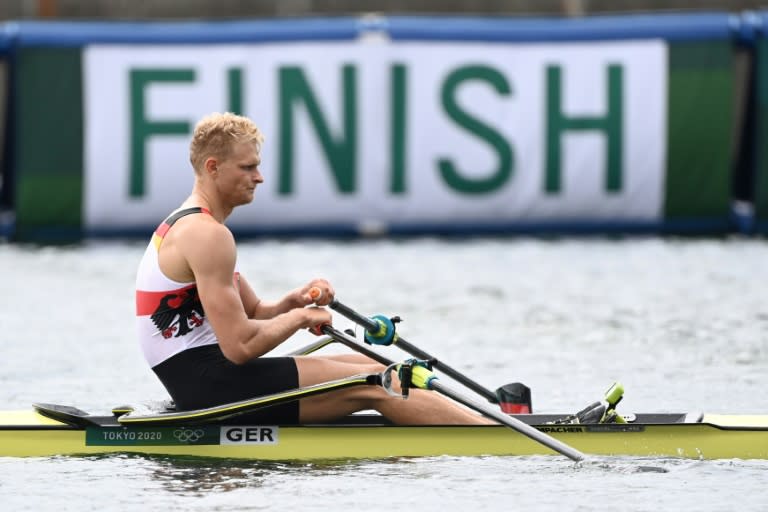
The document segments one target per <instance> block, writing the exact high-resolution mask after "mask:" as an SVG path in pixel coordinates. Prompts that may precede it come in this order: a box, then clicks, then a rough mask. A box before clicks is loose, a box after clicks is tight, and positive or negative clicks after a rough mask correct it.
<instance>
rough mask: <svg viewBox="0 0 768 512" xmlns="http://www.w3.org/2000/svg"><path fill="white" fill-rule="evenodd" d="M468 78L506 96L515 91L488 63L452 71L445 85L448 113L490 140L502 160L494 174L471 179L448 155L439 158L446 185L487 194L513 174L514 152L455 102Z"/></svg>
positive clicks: (473, 192)
mask: <svg viewBox="0 0 768 512" xmlns="http://www.w3.org/2000/svg"><path fill="white" fill-rule="evenodd" d="M469 81H481V82H484V83H487V84H488V85H490V86H491V87H493V89H494V90H495V91H496V92H497V93H499V94H500V95H503V96H509V95H511V94H512V88H511V87H510V85H509V82H507V79H506V78H505V77H504V75H502V74H501V73H500V72H499V71H497V70H496V69H493V68H490V67H488V66H468V67H464V68H459V69H457V70H456V71H453V72H452V73H451V74H449V75H448V77H447V78H446V80H445V82H444V84H443V88H442V103H443V107H444V108H445V111H446V113H447V114H448V116H449V117H450V118H451V119H452V120H453V121H454V122H456V124H458V125H459V126H461V127H462V128H464V129H465V130H466V131H468V132H469V133H471V134H472V135H474V136H476V137H478V138H480V139H483V140H484V141H485V142H487V143H488V144H489V145H490V146H491V147H492V148H493V149H494V151H495V152H496V154H497V155H498V159H499V163H498V166H497V167H496V169H494V170H493V171H492V173H491V175H490V176H489V177H487V178H484V179H469V178H466V177H464V176H462V173H461V171H459V170H457V169H456V166H455V165H454V164H453V162H451V161H450V160H449V159H447V158H442V159H440V160H439V161H438V167H439V169H440V174H441V175H442V177H443V180H445V182H446V184H447V185H448V186H450V187H451V188H453V189H454V190H456V191H457V192H460V193H463V194H469V195H477V194H488V193H491V192H494V191H496V190H498V189H499V188H501V187H502V186H503V185H504V184H505V183H506V182H507V181H508V180H509V179H510V177H511V176H512V171H513V167H514V154H513V151H512V147H511V146H510V145H509V143H508V142H507V141H506V139H505V138H504V137H503V136H502V135H501V134H500V133H499V132H498V131H496V130H495V129H493V128H492V127H491V126H489V125H488V124H485V123H484V122H482V121H480V120H479V119H477V118H476V117H474V116H472V115H470V114H469V113H467V112H466V111H465V110H463V109H462V108H461V107H460V106H459V104H458V103H457V101H456V95H457V92H458V90H459V88H460V87H461V86H462V85H463V84H465V83H466V82H469Z"/></svg>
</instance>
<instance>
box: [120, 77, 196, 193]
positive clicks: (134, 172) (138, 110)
mask: <svg viewBox="0 0 768 512" xmlns="http://www.w3.org/2000/svg"><path fill="white" fill-rule="evenodd" d="M129 77H130V87H131V89H130V94H131V164H130V165H131V169H130V183H129V187H128V188H129V194H130V196H131V197H136V198H138V197H142V196H143V195H144V193H145V188H146V185H145V183H144V181H145V179H144V178H145V174H146V172H145V166H146V162H145V157H146V154H145V153H146V144H147V140H149V138H150V137H152V136H154V135H186V134H188V133H189V131H190V126H189V123H188V122H186V121H152V120H149V119H147V112H146V95H145V92H146V90H147V88H149V86H150V85H152V84H153V83H157V82H161V83H168V82H194V80H195V72H194V70H191V69H178V70H170V69H132V70H131V71H130V74H129Z"/></svg>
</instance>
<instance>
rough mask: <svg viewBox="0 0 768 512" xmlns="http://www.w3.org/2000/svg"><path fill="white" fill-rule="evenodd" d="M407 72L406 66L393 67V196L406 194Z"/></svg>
mask: <svg viewBox="0 0 768 512" xmlns="http://www.w3.org/2000/svg"><path fill="white" fill-rule="evenodd" d="M407 78H408V76H407V70H406V68H405V66H404V65H402V64H397V65H395V66H393V67H392V90H391V94H392V119H391V125H390V144H392V148H391V150H392V181H391V182H390V186H389V189H390V192H392V194H403V193H405V149H406V148H405V138H406V130H407V123H406V121H407V120H406V114H405V113H406V108H407V106H408V105H407V97H406V88H405V85H406V83H407Z"/></svg>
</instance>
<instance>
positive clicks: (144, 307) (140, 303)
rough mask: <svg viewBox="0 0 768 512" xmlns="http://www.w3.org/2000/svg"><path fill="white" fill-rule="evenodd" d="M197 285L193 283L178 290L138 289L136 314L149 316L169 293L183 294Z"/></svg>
mask: <svg viewBox="0 0 768 512" xmlns="http://www.w3.org/2000/svg"><path fill="white" fill-rule="evenodd" d="M196 286H197V285H196V284H195V283H192V284H190V285H188V286H185V287H183V288H178V289H176V290H163V291H160V292H147V291H144V290H136V316H149V315H151V314H152V313H154V312H155V311H157V308H158V307H160V301H161V300H163V298H165V297H167V296H168V295H181V294H183V293H184V292H186V291H188V290H191V289H193V288H195V287H196Z"/></svg>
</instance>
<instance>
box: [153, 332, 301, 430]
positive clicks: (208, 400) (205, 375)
mask: <svg viewBox="0 0 768 512" xmlns="http://www.w3.org/2000/svg"><path fill="white" fill-rule="evenodd" d="M152 369H153V370H154V372H155V374H156V375H157V376H158V378H159V379H160V382H162V383H163V385H164V386H165V389H166V390H168V393H169V394H170V395H171V398H172V399H173V401H174V402H175V403H176V408H177V409H179V410H183V411H187V410H192V409H203V408H206V407H212V406H215V405H221V404H226V403H230V402H237V401H240V400H247V399H249V398H255V397H258V396H263V395H269V394H271V393H277V392H280V391H285V390H287V389H295V388H297V387H299V374H298V371H297V370H296V362H295V361H294V359H293V358H292V357H260V358H256V359H253V360H251V361H248V362H247V363H245V364H242V365H237V364H235V363H233V362H232V361H230V360H229V359H227V358H226V357H224V354H223V353H222V352H221V348H219V345H205V346H202V347H195V348H191V349H188V350H185V351H183V352H180V353H178V354H176V355H175V356H173V357H171V358H169V359H166V360H165V361H163V362H162V363H160V364H158V365H157V366H155V367H154V368H152ZM298 422H299V402H298V401H294V402H288V403H286V404H280V405H273V406H270V407H267V408H265V409H261V410H259V411H255V412H252V413H247V414H244V415H242V416H238V417H235V418H231V419H228V420H227V423H228V424H262V425H263V424H265V423H270V424H278V425H295V424H298Z"/></svg>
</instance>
